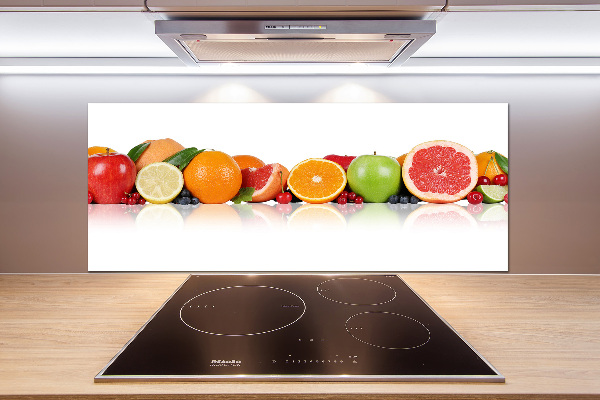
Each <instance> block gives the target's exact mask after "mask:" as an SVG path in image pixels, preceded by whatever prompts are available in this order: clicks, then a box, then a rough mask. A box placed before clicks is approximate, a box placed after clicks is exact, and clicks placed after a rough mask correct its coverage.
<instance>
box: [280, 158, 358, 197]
mask: <svg viewBox="0 0 600 400" xmlns="http://www.w3.org/2000/svg"><path fill="white" fill-rule="evenodd" d="M346 182H347V178H346V172H345V171H344V168H342V166H341V165H339V164H338V163H335V162H333V161H329V160H325V159H323V158H309V159H308V160H304V161H302V162H301V163H298V164H296V166H294V168H292V170H291V171H290V175H289V177H288V181H287V183H288V187H289V188H290V190H291V191H292V193H294V194H295V195H296V197H298V198H299V199H300V200H302V201H305V202H307V203H313V204H320V203H327V202H328V201H332V200H335V198H336V197H338V195H339V194H340V193H341V192H342V191H343V190H344V188H345V187H346Z"/></svg>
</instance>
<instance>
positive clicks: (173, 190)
mask: <svg viewBox="0 0 600 400" xmlns="http://www.w3.org/2000/svg"><path fill="white" fill-rule="evenodd" d="M135 187H136V188H137V191H138V192H139V193H140V196H142V197H143V198H144V199H146V201H148V202H150V203H154V204H165V203H168V202H170V201H171V200H173V199H174V198H175V197H177V195H178V194H179V192H181V189H183V174H182V173H181V171H180V170H179V168H177V167H176V166H174V165H172V164H169V163H165V162H158V163H153V164H149V165H146V166H145V167H144V168H142V169H141V170H140V172H138V174H137V177H136V178H135Z"/></svg>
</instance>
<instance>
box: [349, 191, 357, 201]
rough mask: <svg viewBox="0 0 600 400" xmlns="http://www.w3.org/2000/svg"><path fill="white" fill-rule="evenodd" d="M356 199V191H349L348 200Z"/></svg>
mask: <svg viewBox="0 0 600 400" xmlns="http://www.w3.org/2000/svg"><path fill="white" fill-rule="evenodd" d="M354 200H356V193H354V192H350V193H348V201H352V202H353V201H354Z"/></svg>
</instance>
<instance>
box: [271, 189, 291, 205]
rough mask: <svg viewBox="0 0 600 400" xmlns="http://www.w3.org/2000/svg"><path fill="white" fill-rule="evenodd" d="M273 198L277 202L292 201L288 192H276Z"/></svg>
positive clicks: (285, 202) (286, 202)
mask: <svg viewBox="0 0 600 400" xmlns="http://www.w3.org/2000/svg"><path fill="white" fill-rule="evenodd" d="M275 200H277V202H278V203H279V204H288V203H289V202H290V201H292V194H291V193H290V192H282V193H277V196H275Z"/></svg>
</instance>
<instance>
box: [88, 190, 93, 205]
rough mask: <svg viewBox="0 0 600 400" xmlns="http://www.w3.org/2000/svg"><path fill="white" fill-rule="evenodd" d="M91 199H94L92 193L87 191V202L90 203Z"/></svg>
mask: <svg viewBox="0 0 600 400" xmlns="http://www.w3.org/2000/svg"><path fill="white" fill-rule="evenodd" d="M92 201H94V195H93V194H91V193H90V192H88V204H92Z"/></svg>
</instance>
